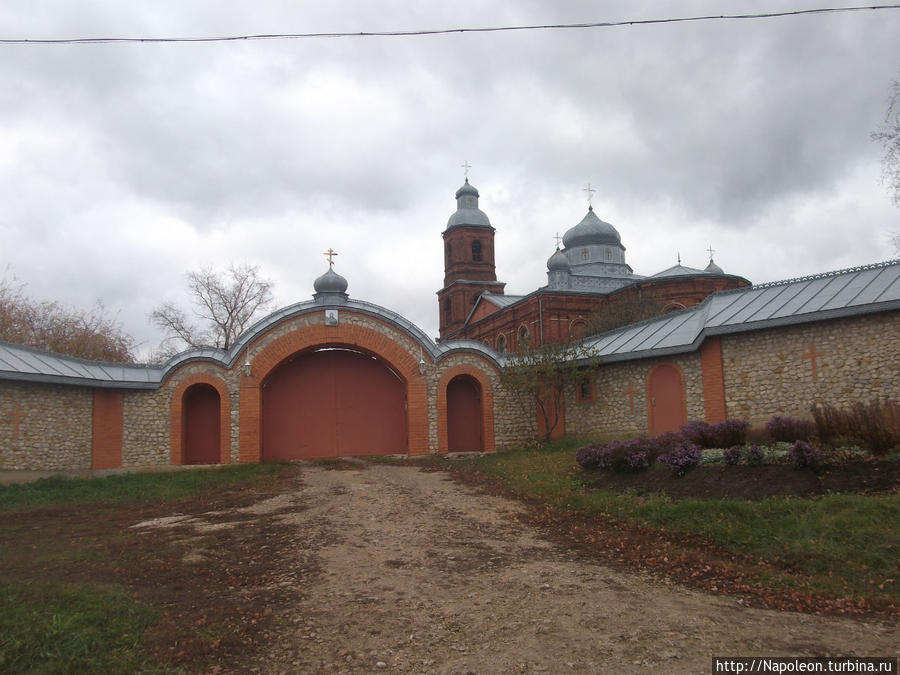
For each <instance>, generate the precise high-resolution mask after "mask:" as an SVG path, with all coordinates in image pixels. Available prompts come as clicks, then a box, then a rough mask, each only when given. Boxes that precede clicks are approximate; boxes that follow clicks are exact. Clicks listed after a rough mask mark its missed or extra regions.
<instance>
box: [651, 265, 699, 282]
mask: <svg viewBox="0 0 900 675" xmlns="http://www.w3.org/2000/svg"><path fill="white" fill-rule="evenodd" d="M698 274H704V275H705V274H712V272H709V271H707V270H698V269H696V268H695V267H687V266H686V265H682V264H681V263H678V264H677V265H672V266H671V267H669V268H667V269H664V270H663V271H662V272H657V273H656V274H651V275H650V277H649V278H650V279H660V278H662V277H695V276H697V275H698Z"/></svg>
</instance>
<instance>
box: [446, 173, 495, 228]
mask: <svg viewBox="0 0 900 675" xmlns="http://www.w3.org/2000/svg"><path fill="white" fill-rule="evenodd" d="M478 197H479V194H478V190H477V188H475V186H474V185H472V184H470V183H469V179H468V178H466V182H465V183H463V186H462V187H461V188H459V190H457V191H456V213H454V214H453V215H452V216H450V219H449V220H448V221H447V229H448V230H449V229H450V228H452V227H460V226H462V225H470V226H475V227H491V221H490V220H488V217H487V214H486V213H485V212H484V211H482V210H481V209H479V208H478Z"/></svg>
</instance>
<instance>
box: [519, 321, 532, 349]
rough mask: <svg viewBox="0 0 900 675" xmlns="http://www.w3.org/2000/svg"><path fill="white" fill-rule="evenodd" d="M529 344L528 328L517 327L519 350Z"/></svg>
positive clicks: (524, 326) (523, 326)
mask: <svg viewBox="0 0 900 675" xmlns="http://www.w3.org/2000/svg"><path fill="white" fill-rule="evenodd" d="M530 344H531V335H530V334H529V333H528V326H526V325H524V324H523V325H521V326H519V348H520V349H521V348H522V347H526V346H528V345H530Z"/></svg>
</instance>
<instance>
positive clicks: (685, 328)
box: [585, 260, 900, 362]
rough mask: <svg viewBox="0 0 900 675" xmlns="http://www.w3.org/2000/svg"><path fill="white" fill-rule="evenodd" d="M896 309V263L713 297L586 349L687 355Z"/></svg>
mask: <svg viewBox="0 0 900 675" xmlns="http://www.w3.org/2000/svg"><path fill="white" fill-rule="evenodd" d="M898 309H900V260H891V261H888V262H885V263H878V264H875V265H866V266H863V267H854V268H852V269H847V270H839V271H836V272H828V273H825V274H817V275H813V276H808V277H802V278H799V279H790V280H788V281H779V282H773V283H768V284H760V285H758V286H753V287H750V288H740V289H735V290H730V291H721V292H719V293H714V294H713V295H710V296H709V297H708V298H706V299H705V300H704V301H703V302H702V303H700V304H699V305H697V306H695V307H691V308H690V309H686V310H683V311H681V312H675V313H672V314H666V315H663V316H661V317H656V318H654V319H648V320H646V321H642V322H640V323H636V324H633V325H631V326H625V327H623V328H619V329H616V330H613V331H610V332H608V333H603V334H602V335H597V336H594V337H590V338H587V339H586V340H585V345H586V346H587V347H589V348H591V349H592V350H593V351H594V352H595V354H596V356H598V357H600V359H601V360H602V361H607V362H608V361H624V360H630V359H639V358H648V357H651V356H664V355H667V354H681V353H685V352H691V351H694V350H695V349H697V348H698V347H699V346H700V343H701V342H702V341H703V338H704V337H706V336H708V335H724V334H729V333H742V332H747V331H753V330H761V329H764V328H774V327H778V326H786V325H794V324H802V323H809V322H812V321H822V320H826V319H838V318H843V317H848V316H858V315H862V314H871V313H875V312H884V311H891V310H898Z"/></svg>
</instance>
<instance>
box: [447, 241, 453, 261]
mask: <svg viewBox="0 0 900 675" xmlns="http://www.w3.org/2000/svg"><path fill="white" fill-rule="evenodd" d="M452 260H453V244H452V243H451V242H449V241H448V242H447V262H448V263H449V262H451V261H452Z"/></svg>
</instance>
